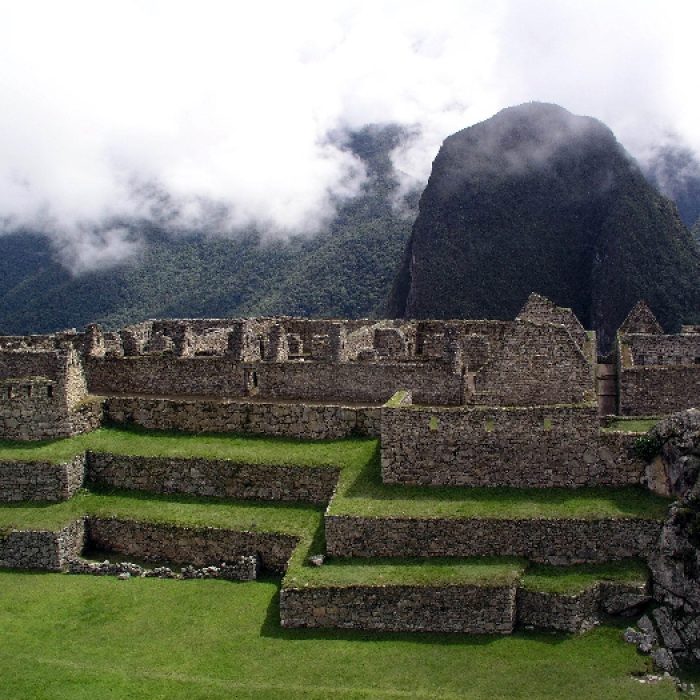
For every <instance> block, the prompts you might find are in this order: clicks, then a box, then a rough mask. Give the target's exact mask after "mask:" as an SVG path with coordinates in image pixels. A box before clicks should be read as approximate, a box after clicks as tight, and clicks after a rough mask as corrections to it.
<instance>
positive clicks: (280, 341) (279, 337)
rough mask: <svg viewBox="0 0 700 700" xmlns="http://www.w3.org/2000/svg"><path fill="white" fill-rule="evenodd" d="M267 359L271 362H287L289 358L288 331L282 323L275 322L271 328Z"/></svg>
mask: <svg viewBox="0 0 700 700" xmlns="http://www.w3.org/2000/svg"><path fill="white" fill-rule="evenodd" d="M265 359H266V360H270V361H271V362H286V361H287V360H288V359H289V344H288V342H287V333H286V331H285V330H284V326H283V325H282V324H281V323H275V324H274V326H272V328H271V329H270V334H269V345H268V349H267V357H266V358H265Z"/></svg>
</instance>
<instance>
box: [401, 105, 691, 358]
mask: <svg viewBox="0 0 700 700" xmlns="http://www.w3.org/2000/svg"><path fill="white" fill-rule="evenodd" d="M532 291H536V292H539V293H541V294H543V295H545V296H547V297H549V298H550V299H552V300H553V301H554V302H555V303H556V304H557V305H559V306H566V307H571V308H573V310H574V312H575V313H576V315H577V316H578V317H579V319H580V320H581V321H582V323H583V325H584V326H585V327H586V328H592V329H595V330H596V331H598V333H599V340H600V343H601V346H602V347H603V348H605V347H607V346H609V345H610V342H611V340H612V338H613V336H614V332H615V330H616V329H617V327H618V326H619V325H620V323H621V322H622V321H623V320H624V318H625V316H626V315H627V313H628V312H629V310H630V309H631V308H632V307H633V306H634V304H635V303H636V302H637V301H638V300H639V299H645V300H646V301H647V302H648V304H649V306H650V307H651V308H652V309H653V311H654V313H655V314H656V315H657V317H658V318H659V320H660V322H661V323H662V325H663V326H664V328H665V329H666V330H667V331H669V332H671V331H678V330H679V327H680V325H681V322H682V321H688V322H691V321H695V320H696V319H697V318H698V315H699V314H700V253H699V252H698V248H697V246H696V244H695V242H694V240H693V238H692V237H691V235H690V233H689V231H688V230H687V229H686V227H685V226H684V225H683V223H682V222H681V220H680V219H679V216H678V210H677V208H676V206H675V204H673V203H672V202H671V201H669V200H668V199H666V198H665V197H663V196H662V195H661V194H659V193H658V191H656V189H655V188H654V187H652V186H651V185H650V184H649V183H648V182H647V181H646V179H645V177H644V175H643V174H642V172H641V170H640V168H639V167H638V165H637V164H636V163H635V162H634V161H633V159H632V158H631V157H630V156H629V155H628V154H627V153H626V152H625V150H624V149H623V148H622V146H620V144H619V143H618V142H617V141H616V139H615V137H614V135H613V134H612V132H611V131H610V130H609V129H608V128H607V127H606V126H605V125H604V124H602V123H601V122H599V121H597V120H594V119H591V118H588V117H579V116H574V115H573V114H571V113H569V112H567V111H566V110H565V109H563V108H561V107H558V106H556V105H550V104H540V103H530V104H525V105H521V106H517V107H511V108H508V109H504V110H503V111H501V112H499V113H498V114H497V115H495V116H494V117H492V118H491V119H488V120H487V121H485V122H482V123H480V124H476V125H475V126H472V127H470V128H468V129H464V130H463V131H460V132H458V133H456V134H454V135H452V136H450V137H449V138H447V139H446V140H445V142H444V144H443V146H442V148H441V149H440V152H439V153H438V155H437V157H436V159H435V161H434V163H433V170H432V174H431V176H430V180H429V182H428V186H427V187H426V189H425V191H424V193H423V195H422V197H421V200H420V210H419V214H418V218H417V219H416V222H415V224H414V227H413V232H412V234H411V238H410V241H409V243H408V245H407V248H406V251H405V253H404V258H403V261H402V264H401V267H400V270H399V272H398V275H397V278H396V280H395V282H394V286H393V288H392V292H391V294H390V297H389V303H388V311H389V314H390V315H395V316H405V317H414V318H428V317H431V318H432V317H437V318H452V317H455V318H513V317H514V316H515V315H516V314H517V312H518V310H519V309H520V307H521V306H522V305H523V303H524V301H525V299H527V297H528V294H529V293H530V292H532Z"/></svg>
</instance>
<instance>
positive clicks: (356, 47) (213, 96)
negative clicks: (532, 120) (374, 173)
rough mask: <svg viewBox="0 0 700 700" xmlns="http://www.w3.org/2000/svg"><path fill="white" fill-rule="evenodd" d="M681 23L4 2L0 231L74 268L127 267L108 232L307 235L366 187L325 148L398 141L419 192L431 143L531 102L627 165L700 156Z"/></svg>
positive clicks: (673, 18) (384, 2) (345, 2)
mask: <svg viewBox="0 0 700 700" xmlns="http://www.w3.org/2000/svg"><path fill="white" fill-rule="evenodd" d="M698 20H700V7H698V6H697V5H696V4H695V3H693V2H685V1H678V2H671V3H667V4H664V5H663V6H662V5H661V3H657V2H652V1H651V0H647V1H644V0H641V1H640V0H637V1H636V2H631V1H622V0H609V1H607V2H603V1H602V0H591V1H589V2H586V3H581V2H574V1H573V0H568V1H567V0H528V2H519V1H517V0H510V1H508V0H493V1H491V2H484V1H481V0H454V1H453V0H433V2H430V3H427V2H398V1H396V0H374V1H372V2H369V1H366V2H363V1H361V0H355V1H352V0H342V1H335V2H327V1H326V2H314V1H304V0H298V1H297V2H295V3H288V2H282V1H280V2H263V3H257V4H255V5H253V4H252V3H245V4H243V3H231V2H224V1H221V2H214V1H209V2H207V1H203V2H199V3H194V2H153V1H152V2H148V1H142V2H136V1H134V0H122V1H120V2H114V1H113V2H107V1H105V2H87V1H85V2H78V1H72V0H67V1H65V2H61V3H56V2H51V1H50V0H46V1H45V2H38V1H36V0H35V1H32V0H23V1H22V2H21V3H20V2H16V1H15V0H8V1H2V0H0V100H1V103H2V105H3V108H2V110H0V218H1V219H3V220H5V221H9V222H10V224H9V225H10V226H12V225H14V226H26V227H31V228H35V229H41V230H46V231H47V232H49V233H51V234H52V235H54V237H55V239H56V241H57V245H58V247H59V248H60V250H61V251H62V259H63V260H64V261H65V262H66V264H67V265H69V266H72V268H73V269H74V270H76V271H81V270H84V269H88V268H90V267H94V266H96V265H105V264H109V263H113V262H118V261H119V260H120V259H123V257H125V256H128V255H131V254H133V252H134V250H135V249H137V247H138V241H134V240H132V239H131V237H130V236H129V235H127V234H126V233H125V232H124V230H123V229H122V228H120V227H116V228H115V227H114V225H113V223H110V222H114V221H118V220H120V219H131V218H134V217H136V218H153V217H159V216H164V215H166V214H167V216H168V217H169V225H171V226H174V227H176V226H181V227H185V228H186V227H211V226H214V227H215V228H217V229H220V231H221V232H222V233H226V232H229V231H231V230H233V229H236V228H237V227H245V226H250V225H257V226H259V227H261V228H262V229H264V230H265V231H266V232H267V233H268V235H284V234H285V233H287V232H290V231H294V232H296V231H308V232H313V231H315V230H317V229H318V228H319V227H320V226H322V225H323V223H324V221H326V220H327V219H328V217H330V216H332V214H333V207H334V201H336V199H337V198H339V197H340V198H343V197H351V196H353V195H354V194H356V193H357V191H358V190H359V188H360V186H361V184H362V180H363V177H364V171H363V168H362V164H361V163H360V162H358V161H357V160H356V159H355V158H353V157H352V155H351V154H349V153H347V152H346V151H344V150H342V149H340V148H339V147H338V146H337V145H335V144H334V142H332V141H330V140H329V138H328V136H329V134H331V133H334V132H336V131H337V130H339V129H340V130H342V129H353V128H359V127H361V126H363V125H365V124H368V123H374V122H398V123H401V124H404V125H407V126H411V127H413V128H414V129H415V133H416V134H417V136H416V138H414V139H411V140H409V141H408V142H407V143H406V144H404V145H403V146H402V147H401V148H399V149H397V151H396V153H395V154H394V161H395V165H396V168H397V171H398V172H399V173H400V174H401V178H402V181H403V182H404V183H409V182H415V181H425V179H426V178H427V175H428V174H429V170H430V164H431V162H432V159H433V158H434V157H435V155H436V153H437V149H438V148H439V145H440V143H441V142H442V140H443V139H444V138H445V137H446V136H447V135H449V134H450V133H452V132H454V131H456V130H458V129H460V128H464V127H466V126H469V125H470V124H473V123H475V122H476V121H480V120H482V119H484V118H487V117H488V116H490V115H491V114H493V113H494V112H496V111H498V110H499V109H500V108H502V107H505V106H507V105H509V104H516V103H519V102H523V101H529V100H544V101H552V102H557V103H559V104H562V105H563V106H565V107H567V108H568V109H570V110H572V111H574V112H576V113H579V114H589V115H592V116H596V117H599V118H600V119H602V120H603V121H605V122H606V123H608V124H609V125H610V126H611V127H612V128H613V130H615V131H616V133H617V134H618V136H619V137H620V139H621V140H622V141H623V143H624V144H625V145H627V146H628V147H629V148H630V149H632V150H633V152H635V153H636V154H638V155H642V156H643V155H644V154H645V153H646V152H647V151H648V149H649V146H650V144H653V143H656V142H658V141H659V140H660V139H662V138H665V135H666V134H668V133H672V132H673V133H676V134H679V135H680V137H681V138H682V139H683V140H685V141H686V142H687V143H688V144H689V145H690V146H691V147H693V148H694V149H696V151H700V118H699V117H700V102H699V101H700V96H698V93H697V90H695V76H694V66H695V64H696V57H695V55H694V54H695V53H696V50H695V48H694V36H693V34H694V32H695V31H696V27H697V26H698V25H699V22H698ZM154 191H155V192H157V193H158V195H159V198H156V199H155V200H154V199H153V198H151V197H150V196H146V194H144V193H145V192H154ZM163 197H165V201H167V204H168V206H167V207H166V209H165V210H163V209H162V207H161V208H160V210H159V209H158V204H159V202H161V201H162V199H163ZM213 209H214V210H215V211H216V212H217V217H212V210H213ZM212 222H213V223H212ZM110 231H111V232H112V233H109V232H110ZM74 260H76V261H78V262H75V263H74V262H73V261H74Z"/></svg>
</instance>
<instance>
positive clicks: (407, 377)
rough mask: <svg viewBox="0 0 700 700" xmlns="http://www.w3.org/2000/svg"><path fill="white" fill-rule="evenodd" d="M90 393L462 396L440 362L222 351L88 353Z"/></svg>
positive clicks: (376, 398) (457, 379)
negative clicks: (250, 357) (240, 358)
mask: <svg viewBox="0 0 700 700" xmlns="http://www.w3.org/2000/svg"><path fill="white" fill-rule="evenodd" d="M86 363H87V364H86V372H87V377H88V386H89V390H90V392H91V393H93V394H107V395H109V394H147V395H156V396H183V395H184V396H200V397H201V396H216V397H230V398H242V397H244V396H248V395H253V396H256V397H258V398H260V399H272V400H277V399H282V400H301V401H329V400H330V401H334V402H335V401H337V402H350V403H370V404H381V403H384V402H385V401H387V400H388V399H389V398H390V397H391V396H392V394H394V393H395V392H396V391H398V390H399V389H404V388H407V387H408V388H410V389H412V390H413V395H414V398H415V400H416V401H418V402H421V403H430V404H438V405H450V404H452V405H457V404H459V403H461V397H462V378H461V376H459V375H458V374H454V373H453V371H452V368H451V367H450V366H449V365H448V364H446V363H443V362H427V361H415V362H388V361H387V362H381V363H379V362H368V363H365V362H360V361H354V362H325V361H302V362H257V363H254V364H250V363H247V364H246V363H243V362H237V361H235V360H233V359H232V358H231V357H230V356H223V357H182V358H178V357H173V356H171V355H142V356H137V357H126V358H116V357H104V358H88V359H87V361H86Z"/></svg>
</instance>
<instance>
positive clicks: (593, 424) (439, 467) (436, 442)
mask: <svg viewBox="0 0 700 700" xmlns="http://www.w3.org/2000/svg"><path fill="white" fill-rule="evenodd" d="M617 442H618V441H616V440H615V439H614V438H606V439H605V440H604V441H603V440H601V439H600V429H599V421H598V416H597V410H596V408H595V407H594V406H535V407H527V408H522V407H521V408H516V407H511V408H497V407H489V408H483V407H478V408H459V409H458V408H435V407H432V408H429V407H418V406H410V405H409V406H406V405H401V406H398V407H388V406H385V407H383V408H382V435H381V456H382V480H383V481H384V483H388V484H399V483H403V484H431V485H451V486H515V487H535V488H551V487H580V486H622V485H628V484H639V483H640V481H641V478H642V475H643V473H644V464H643V463H642V462H639V461H637V460H635V459H632V458H630V457H629V456H628V454H627V451H626V450H624V449H620V448H618V446H617ZM611 448H612V449H611Z"/></svg>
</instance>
